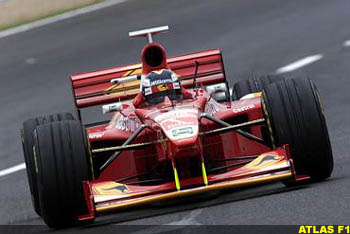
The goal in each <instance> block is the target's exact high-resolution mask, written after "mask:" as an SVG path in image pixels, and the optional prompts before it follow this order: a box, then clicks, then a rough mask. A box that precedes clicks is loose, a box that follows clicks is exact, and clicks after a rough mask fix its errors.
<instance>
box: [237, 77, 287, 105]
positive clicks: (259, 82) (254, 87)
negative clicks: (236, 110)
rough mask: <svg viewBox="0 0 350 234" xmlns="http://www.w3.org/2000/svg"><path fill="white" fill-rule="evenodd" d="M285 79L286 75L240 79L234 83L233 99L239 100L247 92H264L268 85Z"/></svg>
mask: <svg viewBox="0 0 350 234" xmlns="http://www.w3.org/2000/svg"><path fill="white" fill-rule="evenodd" d="M283 79H284V77H283V76H280V75H266V76H260V77H252V78H249V79H247V80H240V81H238V82H236V83H234V84H233V87H232V98H233V100H239V99H240V98H241V97H243V96H245V95H247V94H250V93H258V92H262V91H263V89H264V88H265V87H266V86H267V85H269V84H272V83H275V82H279V81H281V80H283Z"/></svg>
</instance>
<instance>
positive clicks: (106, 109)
mask: <svg viewBox="0 0 350 234" xmlns="http://www.w3.org/2000/svg"><path fill="white" fill-rule="evenodd" d="M121 110H123V104H122V103H121V102H116V103H112V104H107V105H103V106H102V113H103V114H106V113H111V112H114V111H121Z"/></svg>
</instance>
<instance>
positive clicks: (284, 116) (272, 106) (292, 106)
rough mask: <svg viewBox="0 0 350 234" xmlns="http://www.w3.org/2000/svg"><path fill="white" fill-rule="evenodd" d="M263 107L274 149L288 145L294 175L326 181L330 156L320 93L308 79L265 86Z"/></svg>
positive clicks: (331, 158)
mask: <svg viewBox="0 0 350 234" xmlns="http://www.w3.org/2000/svg"><path fill="white" fill-rule="evenodd" d="M262 106H263V109H264V113H265V118H266V119H267V122H268V125H269V130H270V134H271V137H272V142H273V143H274V145H275V146H277V147H278V146H282V145H284V144H289V145H290V149H291V153H292V158H293V161H294V166H295V170H296V173H297V174H299V175H303V174H306V175H309V176H310V177H311V179H312V180H313V181H320V180H324V179H326V178H328V177H329V176H330V175H331V173H332V170H333V156H332V149H331V144H330V141H329V136H328V130H327V125H326V121H325V117H324V113H323V109H322V105H321V100H320V96H319V93H318V91H317V88H316V86H315V84H314V83H313V82H312V81H311V80H310V79H288V80H283V81H281V82H278V83H273V84H270V85H269V86H267V87H266V88H265V89H264V91H263V95H262Z"/></svg>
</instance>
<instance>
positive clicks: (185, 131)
mask: <svg viewBox="0 0 350 234" xmlns="http://www.w3.org/2000/svg"><path fill="white" fill-rule="evenodd" d="M172 134H173V136H174V137H177V136H180V135H184V134H193V128H192V127H183V128H178V129H174V130H172Z"/></svg>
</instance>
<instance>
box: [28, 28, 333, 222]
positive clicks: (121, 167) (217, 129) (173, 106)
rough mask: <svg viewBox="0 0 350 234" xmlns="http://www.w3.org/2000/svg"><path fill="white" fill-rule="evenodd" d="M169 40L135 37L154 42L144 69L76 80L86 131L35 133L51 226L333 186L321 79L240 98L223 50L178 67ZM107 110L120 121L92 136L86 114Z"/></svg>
mask: <svg viewBox="0 0 350 234" xmlns="http://www.w3.org/2000/svg"><path fill="white" fill-rule="evenodd" d="M167 30H168V27H167V26H163V27H158V28H152V29H146V30H141V31H136V32H131V33H130V34H129V35H130V36H132V37H138V36H140V37H147V39H148V43H147V44H146V45H145V47H144V48H143V50H142V54H141V59H142V62H141V63H137V64H133V65H128V66H123V67H115V68H111V69H105V70H101V71H96V72H91V73H85V74H79V75H73V76H72V77H71V83H72V89H73V96H74V101H75V105H76V108H77V114H78V120H75V118H74V117H73V115H72V114H69V113H63V114H53V115H49V116H44V117H38V118H35V119H29V120H27V121H25V122H24V124H23V129H22V142H23V149H24V156H25V161H26V165H27V174H28V180H29V185H30V190H31V195H32V200H33V205H34V209H35V211H36V212H37V214H38V215H40V216H41V217H42V218H43V220H44V221H45V223H46V224H47V225H48V226H49V227H52V228H63V227H67V226H71V225H74V224H81V223H86V222H87V221H93V220H94V219H95V217H97V216H100V215H102V214H104V213H107V212H111V211H115V210H118V209H125V208H128V207H133V206H138V205H143V204H151V203H154V202H159V201H164V200H169V199H174V198H179V197H183V196H190V195H193V194H199V193H205V192H208V191H213V190H222V189H228V188H237V187H243V186H250V185H254V184H259V183H266V182H270V181H281V182H283V183H285V184H286V185H294V184H298V183H300V182H301V181H320V180H324V179H326V178H328V177H329V176H330V175H331V172H332V169H333V157H332V151H331V145H330V141H329V137H328V131H327V126H326V122H325V117H324V114H323V109H322V105H321V101H320V96H319V93H318V91H317V89H316V87H315V85H314V83H313V82H312V81H311V80H309V79H284V78H283V77H280V76H262V77H253V78H250V79H248V80H244V81H239V82H237V83H236V84H234V86H233V88H232V89H231V90H230V89H229V87H228V82H227V80H226V75H225V70H224V65H223V59H222V55H221V52H220V51H219V50H217V49H214V50H208V51H204V52H198V53H192V54H186V55H181V56H177V57H172V58H167V56H166V52H165V50H164V48H163V47H162V46H161V45H160V44H157V43H154V42H153V38H152V36H153V35H154V34H157V33H160V32H163V31H167ZM230 91H232V94H231V92H230ZM232 99H233V100H232ZM98 105H100V106H102V111H103V113H105V114H107V116H109V120H108V121H104V122H98V123H93V124H85V125H84V124H83V122H84V121H82V116H83V115H82V110H83V109H85V108H88V107H92V106H98ZM108 113H110V114H108Z"/></svg>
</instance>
